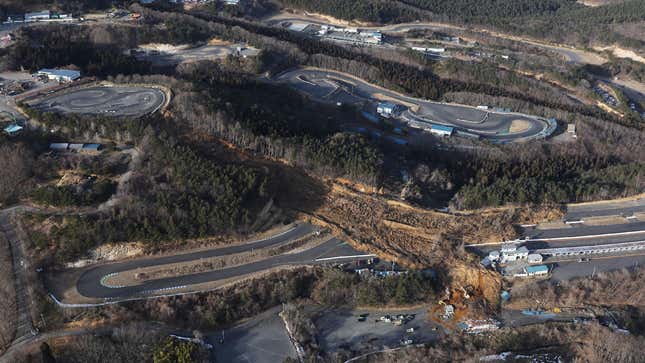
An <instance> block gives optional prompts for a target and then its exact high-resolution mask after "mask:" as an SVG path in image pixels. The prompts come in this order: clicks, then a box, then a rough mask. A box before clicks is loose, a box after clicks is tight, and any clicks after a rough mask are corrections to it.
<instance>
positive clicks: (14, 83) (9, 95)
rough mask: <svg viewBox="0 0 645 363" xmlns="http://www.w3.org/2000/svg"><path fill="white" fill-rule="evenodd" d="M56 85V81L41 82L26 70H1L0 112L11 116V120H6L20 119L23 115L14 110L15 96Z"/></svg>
mask: <svg viewBox="0 0 645 363" xmlns="http://www.w3.org/2000/svg"><path fill="white" fill-rule="evenodd" d="M57 85H58V83H56V82H43V81H42V80H41V79H39V78H37V77H32V75H31V74H30V73H27V72H2V73H0V113H3V112H6V113H9V114H11V115H12V116H13V117H11V118H12V120H7V121H13V119H16V120H17V121H21V120H23V119H24V117H23V115H22V114H21V113H20V112H18V111H17V110H16V102H15V97H16V96H20V95H22V94H26V93H32V92H38V91H40V90H43V89H46V88H50V87H55V86H57Z"/></svg>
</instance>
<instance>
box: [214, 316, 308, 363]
mask: <svg viewBox="0 0 645 363" xmlns="http://www.w3.org/2000/svg"><path fill="white" fill-rule="evenodd" d="M278 312H280V307H275V308H273V309H270V310H268V311H266V312H264V313H262V314H260V315H258V316H256V317H254V318H252V319H251V320H249V321H248V322H246V323H243V324H240V325H238V326H235V327H233V328H231V329H227V330H225V331H224V335H223V338H224V339H223V340H222V332H221V331H218V332H214V333H212V334H209V335H208V338H207V339H208V342H209V343H210V344H212V345H213V347H214V349H213V350H214V352H215V353H214V354H215V358H216V359H215V361H217V362H230V363H273V362H282V361H284V360H285V359H286V358H287V357H291V358H296V351H295V348H294V346H293V344H292V343H291V341H290V340H289V336H288V335H287V332H286V329H285V326H284V323H283V321H282V319H281V318H280V317H279V316H278Z"/></svg>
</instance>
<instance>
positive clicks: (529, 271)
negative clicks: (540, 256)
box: [525, 265, 549, 276]
mask: <svg viewBox="0 0 645 363" xmlns="http://www.w3.org/2000/svg"><path fill="white" fill-rule="evenodd" d="M525 270H526V275H527V276H544V275H547V274H548V273H549V267H548V266H546V265H538V266H528V267H527V268H526V269H525Z"/></svg>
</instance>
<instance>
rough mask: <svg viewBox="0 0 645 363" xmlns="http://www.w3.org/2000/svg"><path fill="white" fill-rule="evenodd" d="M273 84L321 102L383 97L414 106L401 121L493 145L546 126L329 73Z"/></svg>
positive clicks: (304, 72)
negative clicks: (440, 126)
mask: <svg viewBox="0 0 645 363" xmlns="http://www.w3.org/2000/svg"><path fill="white" fill-rule="evenodd" d="M276 81H279V82H284V83H287V84H289V85H290V86H292V87H294V88H296V89H298V90H299V91H301V92H303V93H305V94H308V95H309V96H311V97H313V98H316V99H318V100H319V101H323V102H333V103H336V102H341V103H350V104H356V103H359V102H362V101H364V100H378V99H383V98H384V96H385V98H387V99H390V100H394V101H395V102H399V103H401V104H402V105H409V104H414V105H415V106H416V107H414V108H417V109H416V110H413V109H411V108H408V109H407V110H406V111H404V112H403V114H402V116H401V119H402V120H403V121H405V122H407V121H420V122H423V123H427V122H432V123H434V124H443V125H448V126H453V127H455V128H457V129H460V130H463V131H468V132H472V133H475V134H478V135H480V136H481V137H482V138H486V139H489V140H492V141H495V142H513V141H522V140H525V139H529V138H534V137H540V135H541V134H545V133H546V132H547V129H548V123H547V122H546V121H545V120H542V119H540V118H538V117H534V116H529V115H523V114H517V113H503V112H493V111H488V110H482V109H478V108H476V107H472V106H466V105H458V104H446V103H440V102H432V101H427V100H422V99H418V98H413V97H409V96H405V95H401V94H399V93H397V92H394V91H391V90H388V89H385V88H383V87H380V86H376V85H373V84H370V83H367V82H366V81H363V80H361V79H359V78H356V77H353V76H350V75H347V74H344V73H341V72H336V71H331V70H323V69H311V68H307V69H295V70H292V71H288V72H284V73H282V74H280V75H278V76H277V77H276ZM516 123H520V124H523V125H524V127H523V128H522V129H518V130H514V131H512V130H511V127H512V125H514V124H516Z"/></svg>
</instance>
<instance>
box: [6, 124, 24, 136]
mask: <svg viewBox="0 0 645 363" xmlns="http://www.w3.org/2000/svg"><path fill="white" fill-rule="evenodd" d="M23 129H24V127H22V126H20V125H18V124H11V125H9V126H7V127H5V128H4V132H5V133H6V134H7V135H9V136H14V135H18V134H19V133H20V132H21V131H22V130H23Z"/></svg>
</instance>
